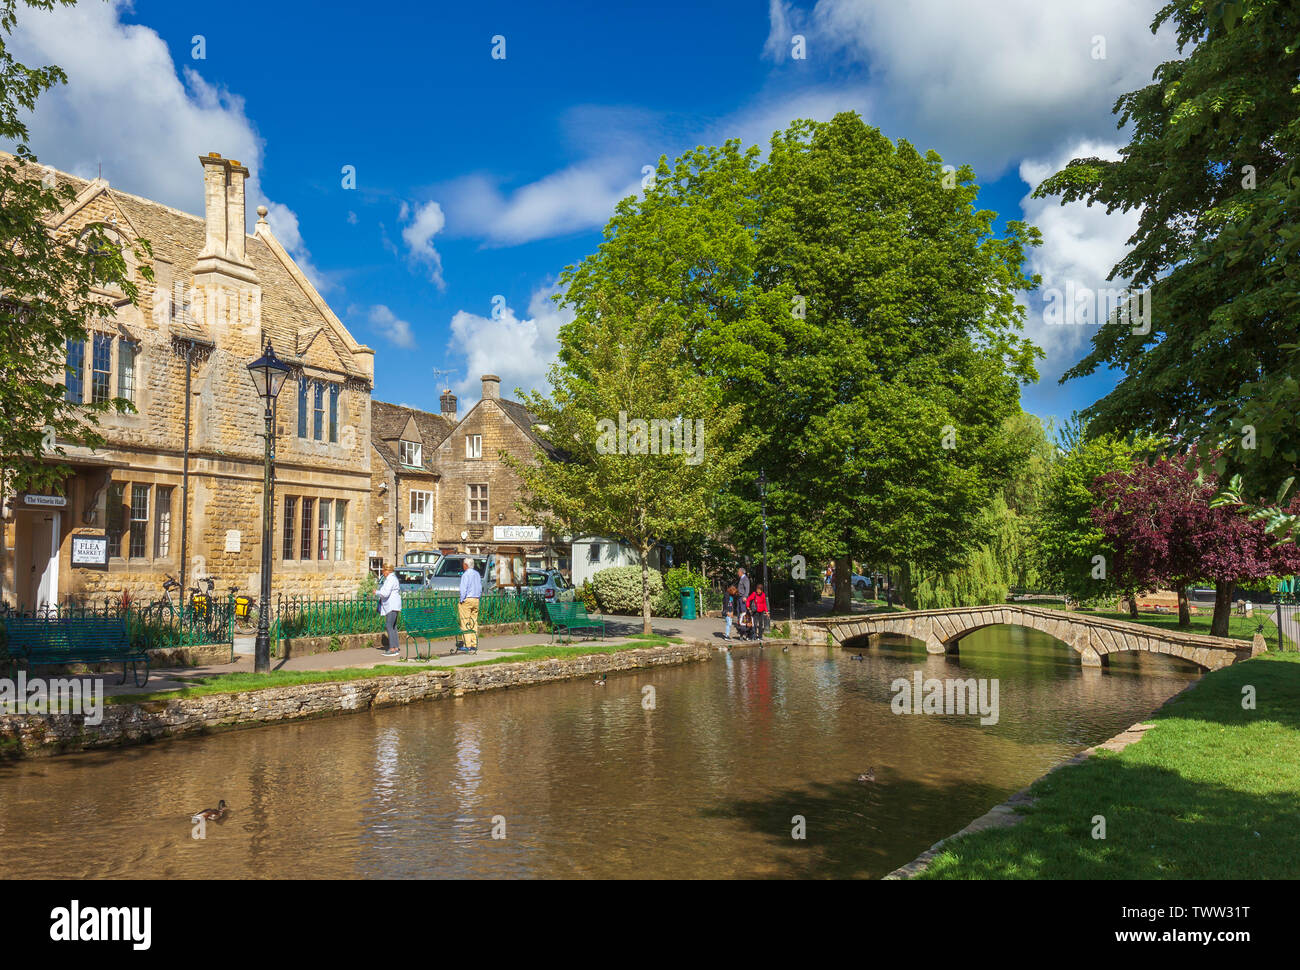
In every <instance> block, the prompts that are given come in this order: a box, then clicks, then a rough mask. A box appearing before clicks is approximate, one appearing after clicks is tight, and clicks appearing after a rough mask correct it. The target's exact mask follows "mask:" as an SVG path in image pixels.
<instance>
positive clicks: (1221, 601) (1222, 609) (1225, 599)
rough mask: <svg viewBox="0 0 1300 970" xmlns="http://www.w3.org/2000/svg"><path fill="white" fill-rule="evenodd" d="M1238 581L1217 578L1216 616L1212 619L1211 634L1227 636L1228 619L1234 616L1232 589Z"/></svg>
mask: <svg viewBox="0 0 1300 970" xmlns="http://www.w3.org/2000/svg"><path fill="white" fill-rule="evenodd" d="M1236 585H1237V584H1236V583H1229V582H1224V581H1222V580H1215V582H1214V617H1213V619H1211V620H1210V636H1212V637H1226V636H1227V635H1228V620H1229V619H1230V618H1231V617H1232V591H1233V588H1234V587H1235V586H1236Z"/></svg>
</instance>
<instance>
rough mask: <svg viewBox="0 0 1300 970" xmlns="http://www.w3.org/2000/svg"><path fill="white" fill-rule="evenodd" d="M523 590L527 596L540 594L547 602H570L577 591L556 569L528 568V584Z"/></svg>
mask: <svg viewBox="0 0 1300 970" xmlns="http://www.w3.org/2000/svg"><path fill="white" fill-rule="evenodd" d="M523 591H524V592H525V593H526V594H528V595H529V596H540V597H542V598H543V599H545V600H546V602H548V603H568V602H571V601H572V600H573V598H574V596H575V595H576V593H577V591H576V590H575V589H574V587H573V584H572V583H570V582H569V581H568V580H567V579H565V578H564V574H563V573H562V572H560V571H559V570H558V569H530V570H528V585H527V586H526V587H525V588H524V590H523Z"/></svg>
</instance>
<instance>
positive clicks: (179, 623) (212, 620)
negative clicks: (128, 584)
mask: <svg viewBox="0 0 1300 970" xmlns="http://www.w3.org/2000/svg"><path fill="white" fill-rule="evenodd" d="M0 615H2V616H10V617H30V618H32V619H38V620H49V621H57V620H72V619H88V618H92V617H97V618H101V619H121V620H125V621H126V628H127V633H128V635H129V636H130V638H131V645H132V646H133V647H138V648H141V649H144V650H165V649H172V648H175V647H191V646H204V645H214V644H226V643H229V644H231V648H232V652H233V647H234V596H233V595H232V596H229V597H227V598H226V599H225V600H222V599H219V598H217V597H215V596H213V597H211V598H210V599H206V600H205V599H203V598H202V597H199V598H198V602H197V603H195V602H193V601H192V602H191V603H187V604H185V605H184V606H180V605H178V604H176V603H172V602H170V601H168V600H166V599H161V600H156V601H154V602H152V603H145V604H139V603H137V602H136V601H134V600H131V601H129V602H126V603H123V602H122V601H121V600H120V599H112V598H108V599H105V600H103V601H101V602H94V601H83V602H75V601H68V602H63V603H55V604H53V605H49V606H43V607H41V608H40V609H36V610H16V609H13V608H12V607H9V606H5V607H3V608H0Z"/></svg>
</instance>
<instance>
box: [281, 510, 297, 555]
mask: <svg viewBox="0 0 1300 970" xmlns="http://www.w3.org/2000/svg"><path fill="white" fill-rule="evenodd" d="M297 527H298V500H297V499H296V498H290V497H288V496H285V499H284V558H285V559H292V558H294V555H293V553H294V542H293V539H294V536H295V534H296V531H295V530H296V529H297Z"/></svg>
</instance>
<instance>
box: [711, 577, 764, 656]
mask: <svg viewBox="0 0 1300 970" xmlns="http://www.w3.org/2000/svg"><path fill="white" fill-rule="evenodd" d="M722 613H723V615H724V616H725V617H726V618H727V629H726V631H725V632H724V633H723V635H722V638H723V639H724V640H730V639H731V624H732V621H733V620H734V621H735V623H736V632H737V634H738V636H739V637H740V639H742V640H755V639H757V640H762V639H763V634H764V633H765V632H766V631H767V629H768V627H769V626H771V624H772V615H771V613H770V612H769V611H768V605H767V593H766V592H765V591H764V590H763V584H762V583H759V584H758V585H757V586H755V587H754V591H753V592H750V589H749V575H748V574H747V573H746V572H745V567H744V566H741V567H740V569H739V570H737V572H736V581H735V582H734V583H732V584H731V585H730V586H728V587H727V593H726V596H725V597H723V601H722Z"/></svg>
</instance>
